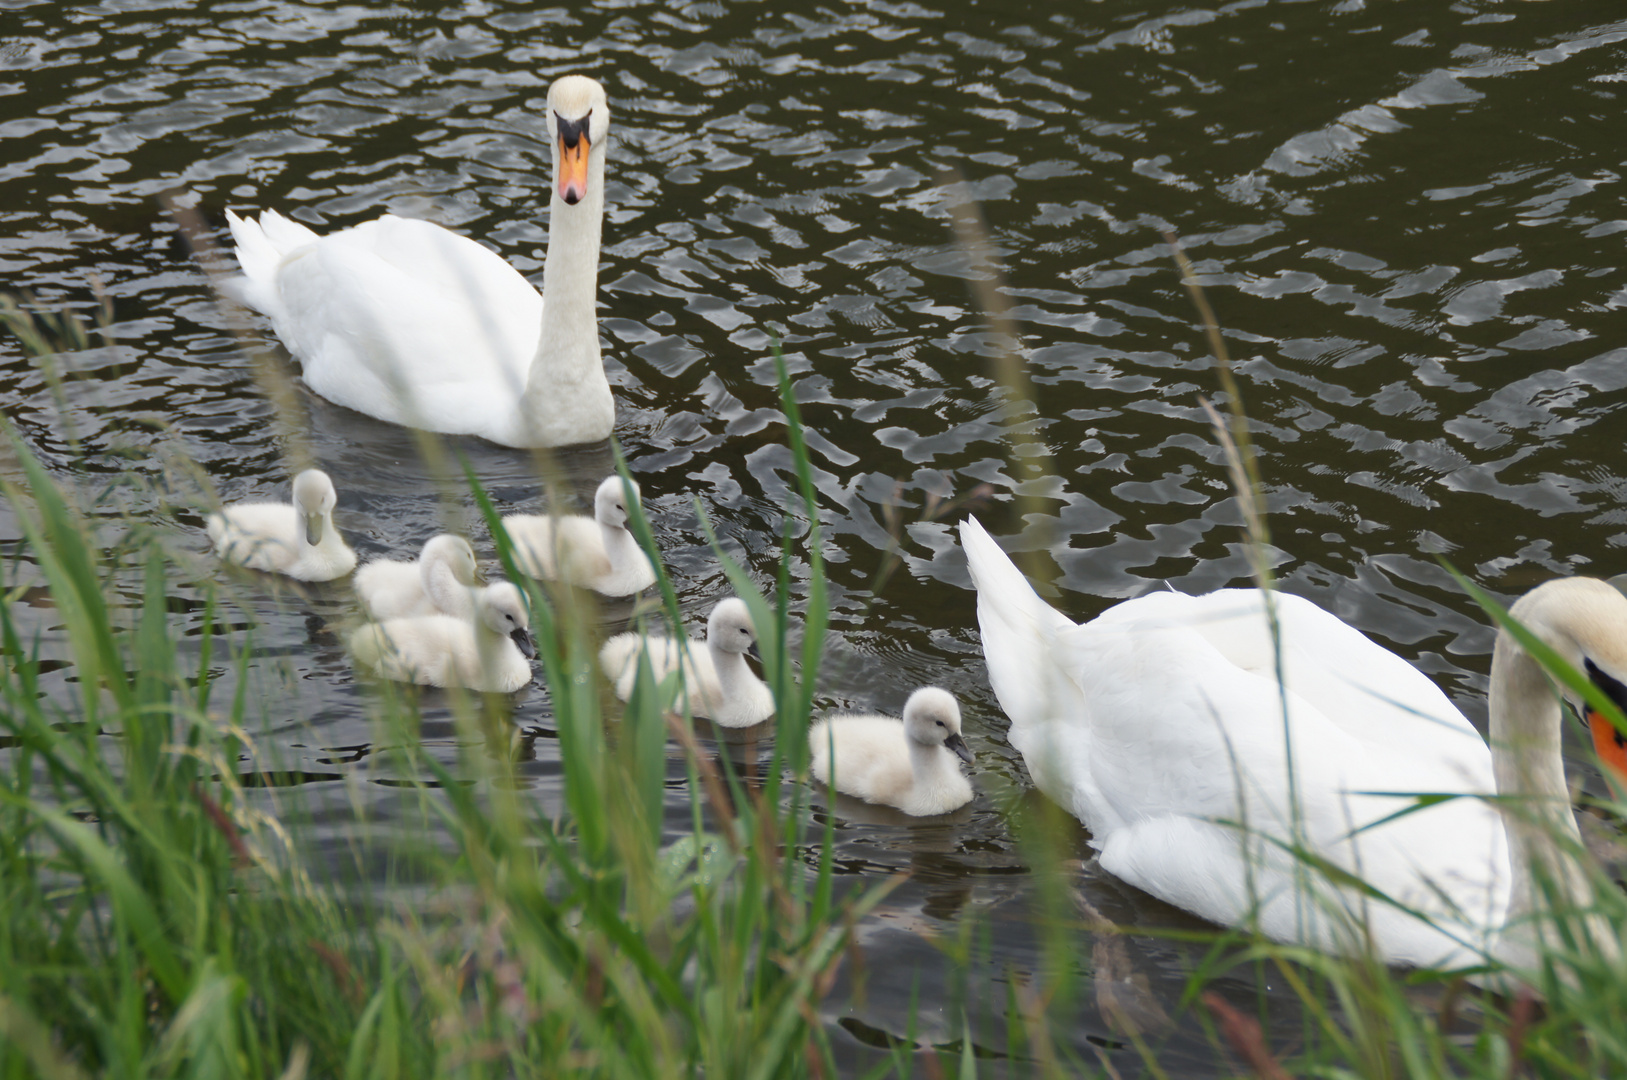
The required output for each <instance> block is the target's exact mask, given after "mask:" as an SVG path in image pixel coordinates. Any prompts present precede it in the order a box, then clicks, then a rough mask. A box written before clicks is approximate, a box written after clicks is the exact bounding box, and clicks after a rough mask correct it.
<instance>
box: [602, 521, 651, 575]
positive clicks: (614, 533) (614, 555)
mask: <svg viewBox="0 0 1627 1080" xmlns="http://www.w3.org/2000/svg"><path fill="white" fill-rule="evenodd" d="M599 535H600V536H601V537H602V538H603V539H604V553H605V558H607V559H609V560H610V571H611V573H617V572H619V571H621V570H625V569H627V568H628V567H629V566H634V565H637V563H636V560H638V559H641V558H643V557H644V552H643V549H641V548H640V547H639V546H638V541H637V540H635V539H633V534H632V531H631V530H629V529H627V528H625V527H623V526H621V525H606V524H605V523H604V522H602V521H601V522H599Z"/></svg>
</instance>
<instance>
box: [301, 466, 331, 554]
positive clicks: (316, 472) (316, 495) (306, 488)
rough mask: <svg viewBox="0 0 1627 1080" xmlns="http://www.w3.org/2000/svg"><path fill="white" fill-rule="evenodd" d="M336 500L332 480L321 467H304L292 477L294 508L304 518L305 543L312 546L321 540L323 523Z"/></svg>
mask: <svg viewBox="0 0 1627 1080" xmlns="http://www.w3.org/2000/svg"><path fill="white" fill-rule="evenodd" d="M338 502H339V496H338V495H337V494H336V493H335V492H334V490H333V481H332V480H329V479H328V474H327V473H325V472H323V471H322V470H321V469H306V470H305V471H304V472H302V473H300V474H299V475H298V476H296V477H294V509H295V510H298V511H299V513H300V516H302V517H303V518H304V519H305V540H306V542H307V543H309V544H311V545H313V546H314V545H316V544H320V543H321V542H322V526H323V523H324V522H325V521H326V520H327V516H328V515H329V514H331V513H333V508H334V506H335V505H336V504H337V503H338Z"/></svg>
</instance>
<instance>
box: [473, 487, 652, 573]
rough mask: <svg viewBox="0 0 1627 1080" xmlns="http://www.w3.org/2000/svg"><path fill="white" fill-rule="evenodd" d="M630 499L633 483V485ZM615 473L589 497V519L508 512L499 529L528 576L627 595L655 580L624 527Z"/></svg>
mask: <svg viewBox="0 0 1627 1080" xmlns="http://www.w3.org/2000/svg"><path fill="white" fill-rule="evenodd" d="M633 500H634V502H635V504H636V502H637V500H638V485H637V484H636V483H635V484H633ZM627 517H628V509H627V504H626V501H625V499H624V497H623V492H622V486H621V477H619V476H612V477H609V478H607V479H606V480H605V481H604V482H603V483H602V484H600V485H599V490H598V491H597V492H595V493H594V496H593V517H591V518H590V517H585V516H583V515H581V514H565V515H556V514H508V515H506V516H504V518H503V528H505V529H507V530H508V535H509V539H510V540H512V541H514V561H515V562H516V563H518V564H519V567H520V569H521V570H523V571H525V572H526V573H527V574H530V575H531V576H532V577H534V578H546V579H548V580H549V581H563V582H565V583H566V584H569V585H578V586H581V587H583V588H587V589H592V590H593V591H594V592H598V593H603V594H604V595H606V596H631V595H632V594H633V593H636V592H643V591H644V590H645V589H647V588H649V587H650V586H651V585H653V584H655V567H654V566H653V565H652V564H651V563H650V559H649V556H647V555H645V554H644V551H643V549H642V548H640V547H639V546H638V541H637V540H635V539H634V538H633V534H632V533H630V532H628V531H627Z"/></svg>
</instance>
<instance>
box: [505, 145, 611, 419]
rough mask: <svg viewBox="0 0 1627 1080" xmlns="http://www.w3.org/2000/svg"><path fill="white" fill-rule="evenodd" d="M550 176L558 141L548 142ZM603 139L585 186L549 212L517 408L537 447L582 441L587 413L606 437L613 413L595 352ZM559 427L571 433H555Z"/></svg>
mask: <svg viewBox="0 0 1627 1080" xmlns="http://www.w3.org/2000/svg"><path fill="white" fill-rule="evenodd" d="M553 155H554V175H556V176H557V175H558V169H559V161H558V158H559V144H558V141H557V140H555V143H554V147H553ZM604 166H605V146H604V140H603V139H601V140H600V141H599V142H598V143H595V144H592V145H591V146H590V147H589V150H588V182H587V191H586V193H585V194H584V196H583V198H582V200H581V201H580V202H578V203H577V204H576V205H575V206H572V205H570V204H568V203H566V202H565V200H564V199H562V198H560V197H559V185H558V183H551V184H550V185H549V187H550V189H551V190H552V192H553V194H552V196H551V198H550V201H549V210H548V257H547V259H546V261H545V262H544V263H543V271H542V298H543V303H542V336H541V338H540V340H539V341H538V342H537V353H536V356H534V357H533V358H532V360H531V369H530V373H529V374H528V376H527V377H526V383H525V393H524V394H523V395H522V396H521V401H520V410H521V416H522V420H523V422H524V424H525V425H526V426H527V427H528V428H530V431H529V432H528V441H529V442H530V443H531V445H535V446H551V445H559V444H561V443H567V442H572V441H579V440H577V439H576V437H575V434H574V433H575V432H576V431H578V430H580V428H581V427H582V425H583V423H584V419H585V418H587V417H594V418H602V419H603V427H604V431H605V434H606V435H608V434H609V432H610V426H611V423H612V420H613V418H614V415H615V404H614V402H613V401H612V400H611V397H610V383H609V381H608V380H607V379H606V378H605V374H604V363H603V361H602V360H601V359H600V357H599V321H598V317H597V313H596V311H595V304H596V303H597V300H598V294H599V237H600V234H601V231H602V229H603V222H604V172H605V169H604ZM556 427H561V428H568V429H569V431H570V434H569V435H567V434H565V433H563V432H559V433H556V432H555V431H554V430H553V429H554V428H556Z"/></svg>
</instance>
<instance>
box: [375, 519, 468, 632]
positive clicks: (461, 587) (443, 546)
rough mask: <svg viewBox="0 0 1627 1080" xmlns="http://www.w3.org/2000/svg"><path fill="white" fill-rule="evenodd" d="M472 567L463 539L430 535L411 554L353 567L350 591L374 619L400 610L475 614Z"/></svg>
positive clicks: (393, 615) (395, 614)
mask: <svg viewBox="0 0 1627 1080" xmlns="http://www.w3.org/2000/svg"><path fill="white" fill-rule="evenodd" d="M477 570H478V567H477V566H476V563H475V550H474V548H472V547H470V546H469V541H467V540H465V539H464V538H463V537H461V536H455V535H453V534H452V533H441V534H440V535H439V536H432V537H430V538H429V540H428V541H427V542H426V543H425V544H424V550H423V552H422V553H421V554H420V555H419V556H418V558H417V559H415V560H413V561H411V562H408V561H407V560H404V559H374V560H373V561H372V562H369V563H365V564H363V566H362V568H361V569H360V570H357V571H356V580H355V583H354V584H355V587H356V595H357V596H358V597H360V598H361V601H362V606H363V607H365V608H366V609H367V613H368V614H369V615H371V616H373V618H375V619H396V618H400V617H402V616H404V615H455V616H457V617H458V618H460V619H472V618H474V615H475V597H474V588H475V577H476V573H477Z"/></svg>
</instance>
